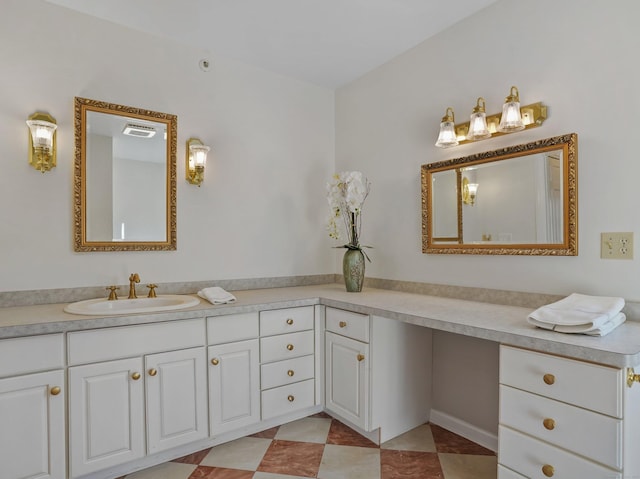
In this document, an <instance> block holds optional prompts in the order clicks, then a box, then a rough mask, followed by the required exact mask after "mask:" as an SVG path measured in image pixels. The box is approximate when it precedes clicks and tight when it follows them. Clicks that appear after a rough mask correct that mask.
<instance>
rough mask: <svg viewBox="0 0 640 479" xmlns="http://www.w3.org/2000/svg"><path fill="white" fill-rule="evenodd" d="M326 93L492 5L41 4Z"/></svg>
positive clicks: (214, 0) (226, 0)
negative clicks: (232, 60)
mask: <svg viewBox="0 0 640 479" xmlns="http://www.w3.org/2000/svg"><path fill="white" fill-rule="evenodd" d="M47 1H49V2H50V3H55V4H58V5H62V6H65V7H68V8H71V9H74V10H77V11H80V12H83V13H86V14H89V15H93V16H96V17H100V18H103V19H105V20H109V21H112V22H115V23H118V24H121V25H125V26H128V27H130V28H133V29H136V30H141V31H144V32H147V33H151V34H154V35H159V36H165V37H170V38H173V39H174V40H177V41H179V42H183V43H186V44H188V45H191V46H194V47H197V48H203V49H206V50H208V51H210V52H211V57H210V58H209V60H210V61H212V62H215V55H216V54H220V55H223V56H226V57H231V58H235V59H237V60H240V61H242V62H245V63H248V64H252V65H255V66H258V67H261V68H264V69H266V70H270V71H273V72H276V73H280V74H282V75H286V76H290V77H294V78H299V79H301V80H304V81H308V82H312V83H315V84H318V85H322V86H326V87H329V88H336V87H338V86H341V85H343V84H345V83H348V82H350V81H352V80H354V79H356V78H358V77H360V76H362V75H363V74H365V73H367V72H368V71H371V70H372V69H374V68H376V67H378V66H379V65H381V64H383V63H385V62H387V61H388V60H390V59H391V58H393V57H395V56H397V55H399V54H400V53H402V52H404V51H406V50H408V49H410V48H412V47H414V46H415V45H417V44H419V43H421V42H422V41H424V40H425V39H427V38H429V37H431V36H433V35H435V34H437V33H438V32H440V31H442V30H444V29H446V28H447V27H449V26H451V25H453V24H454V23H456V22H458V21H460V20H462V19H463V18H465V17H468V16H470V15H472V14H474V13H475V12H477V11H479V10H481V9H483V8H485V7H486V6H488V5H490V4H492V3H494V2H495V1H497V0H109V1H105V0H47Z"/></svg>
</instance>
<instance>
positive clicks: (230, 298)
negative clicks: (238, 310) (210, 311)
mask: <svg viewBox="0 0 640 479" xmlns="http://www.w3.org/2000/svg"><path fill="white" fill-rule="evenodd" d="M198 296H200V297H201V298H204V299H206V300H207V301H209V302H210V303H211V304H225V303H233V302H234V301H235V300H236V297H235V296H234V295H232V294H231V293H229V292H228V291H225V290H224V289H222V288H220V287H218V286H212V287H211V288H204V289H201V290H200V291H198Z"/></svg>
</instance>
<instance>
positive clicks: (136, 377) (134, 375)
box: [131, 373, 140, 381]
mask: <svg viewBox="0 0 640 479" xmlns="http://www.w3.org/2000/svg"><path fill="white" fill-rule="evenodd" d="M131 379H133V380H134V381H137V380H138V379H140V373H133V374H132V375H131Z"/></svg>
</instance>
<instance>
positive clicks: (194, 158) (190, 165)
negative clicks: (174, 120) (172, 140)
mask: <svg viewBox="0 0 640 479" xmlns="http://www.w3.org/2000/svg"><path fill="white" fill-rule="evenodd" d="M209 150H210V148H209V147H208V146H206V145H204V144H203V143H202V142H201V141H200V140H199V139H198V138H189V139H188V140H187V155H186V162H185V163H186V168H187V181H188V182H189V183H191V184H192V185H198V186H200V185H201V184H202V182H203V181H204V168H205V166H206V164H207V154H208V153H209Z"/></svg>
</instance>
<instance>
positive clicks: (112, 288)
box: [105, 286, 120, 301]
mask: <svg viewBox="0 0 640 479" xmlns="http://www.w3.org/2000/svg"><path fill="white" fill-rule="evenodd" d="M105 289H108V290H109V291H110V293H109V299H108V301H115V300H116V299H118V295H117V294H116V291H117V290H118V289H120V287H119V286H107V287H106V288H105Z"/></svg>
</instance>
